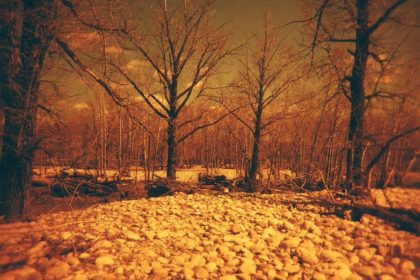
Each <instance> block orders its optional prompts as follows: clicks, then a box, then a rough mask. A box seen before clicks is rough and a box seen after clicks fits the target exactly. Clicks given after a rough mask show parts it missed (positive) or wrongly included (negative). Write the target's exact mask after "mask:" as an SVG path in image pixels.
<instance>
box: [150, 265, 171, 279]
mask: <svg viewBox="0 0 420 280" xmlns="http://www.w3.org/2000/svg"><path fill="white" fill-rule="evenodd" d="M152 274H153V275H155V276H158V277H159V278H161V279H162V278H167V276H168V270H167V269H166V268H164V267H162V266H155V267H153V269H152Z"/></svg>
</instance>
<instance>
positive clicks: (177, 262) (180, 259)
mask: <svg viewBox="0 0 420 280" xmlns="http://www.w3.org/2000/svg"><path fill="white" fill-rule="evenodd" d="M185 262H186V260H185V258H184V257H183V256H174V257H173V258H172V261H171V263H172V264H174V265H179V266H181V265H183V264H184V263H185Z"/></svg>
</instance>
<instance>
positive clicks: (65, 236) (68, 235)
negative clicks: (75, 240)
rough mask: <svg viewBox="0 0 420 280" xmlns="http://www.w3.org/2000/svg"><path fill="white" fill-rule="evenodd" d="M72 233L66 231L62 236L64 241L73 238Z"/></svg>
mask: <svg viewBox="0 0 420 280" xmlns="http://www.w3.org/2000/svg"><path fill="white" fill-rule="evenodd" d="M72 235H73V234H72V233H71V232H70V231H65V232H63V233H62V234H61V239H63V240H67V239H69V238H70V237H72Z"/></svg>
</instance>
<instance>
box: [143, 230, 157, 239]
mask: <svg viewBox="0 0 420 280" xmlns="http://www.w3.org/2000/svg"><path fill="white" fill-rule="evenodd" d="M144 235H145V236H146V238H147V239H149V240H152V239H153V238H155V232H154V231H152V230H146V231H145V232H144Z"/></svg>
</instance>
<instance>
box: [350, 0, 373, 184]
mask: <svg viewBox="0 0 420 280" xmlns="http://www.w3.org/2000/svg"><path fill="white" fill-rule="evenodd" d="M368 2H369V1H367V0H357V3H356V7H357V16H356V22H357V28H356V48H355V51H354V55H353V56H354V62H353V68H352V75H351V77H350V94H351V95H350V99H351V109H350V119H349V130H348V138H347V140H348V143H349V147H348V150H347V181H348V183H349V185H361V184H362V183H363V178H362V177H363V176H362V173H363V172H362V152H363V138H364V113H365V112H364V111H365V87H364V82H365V72H366V62H367V58H368V55H369V27H368V19H369V15H368Z"/></svg>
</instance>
